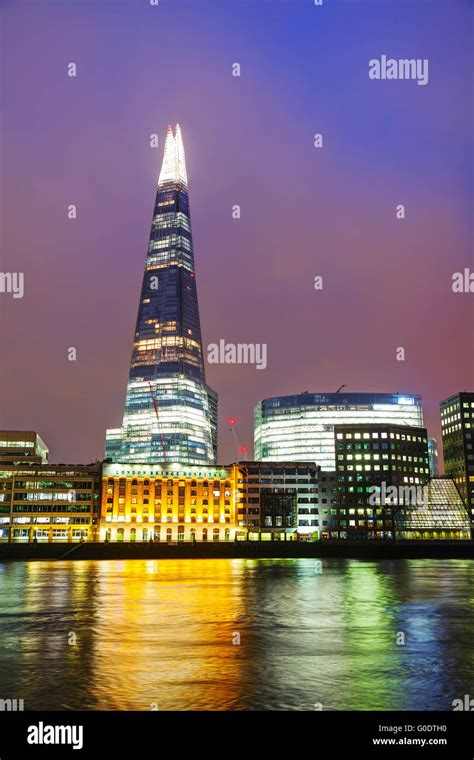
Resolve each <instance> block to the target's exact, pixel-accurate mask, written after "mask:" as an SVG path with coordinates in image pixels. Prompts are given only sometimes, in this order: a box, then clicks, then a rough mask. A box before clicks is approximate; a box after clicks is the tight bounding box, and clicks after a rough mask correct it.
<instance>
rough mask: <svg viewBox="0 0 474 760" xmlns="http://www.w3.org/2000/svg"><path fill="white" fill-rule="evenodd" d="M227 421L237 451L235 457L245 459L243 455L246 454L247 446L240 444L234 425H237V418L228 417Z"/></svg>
mask: <svg viewBox="0 0 474 760" xmlns="http://www.w3.org/2000/svg"><path fill="white" fill-rule="evenodd" d="M227 423H228V425H229V430H230V432H231V433H232V435H233V438H234V442H235V448H236V451H237V459H238V460H245V456H246V454H247V451H248V449H247V446H245V444H242V443H241V441H240V438H239V434H238V433H237V429H236V425H237V419H236V418H235V417H229V419H228V420H227Z"/></svg>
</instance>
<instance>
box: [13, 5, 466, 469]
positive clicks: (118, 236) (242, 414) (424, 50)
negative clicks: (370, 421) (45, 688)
mask: <svg viewBox="0 0 474 760" xmlns="http://www.w3.org/2000/svg"><path fill="white" fill-rule="evenodd" d="M0 8H1V15H2V37H3V44H2V62H1V63H2V70H3V82H2V88H3V91H4V97H3V109H2V126H3V144H2V175H3V178H2V190H3V194H2V227H3V229H2V244H1V251H2V262H1V268H2V271H3V272H24V277H25V293H24V297H23V298H22V299H13V298H12V295H11V294H5V293H4V294H0V340H1V343H0V345H1V347H2V357H1V364H0V367H1V370H0V372H1V383H0V392H1V399H2V403H1V417H0V427H2V428H6V429H29V430H31V429H33V430H37V431H38V432H39V433H40V434H41V435H42V437H43V438H44V440H45V441H46V443H47V444H48V445H49V447H50V449H51V457H50V458H51V461H53V462H74V463H76V462H77V463H79V462H90V461H93V460H94V459H96V458H98V459H100V458H102V456H103V450H104V440H105V429H106V427H118V426H120V424H121V420H122V413H123V404H124V398H125V390H126V383H127V376H128V368H129V362H130V355H131V344H132V336H133V331H134V327H135V319H136V313H137V307H138V298H139V293H140V286H141V279H142V275H143V268H144V265H145V259H146V250H147V243H148V236H149V231H150V222H151V215H152V211H153V204H154V198H155V190H156V182H157V178H158V172H159V168H160V164H161V158H162V150H163V144H164V136H165V131H166V127H167V125H168V123H173V124H174V123H176V122H179V123H180V124H181V128H182V131H183V139H184V143H185V149H186V159H187V168H188V177H189V191H190V203H191V216H192V223H193V235H194V254H195V260H196V270H197V284H198V293H199V302H200V312H201V326H202V332H203V341H204V351H205V354H206V353H207V352H206V346H207V344H209V343H213V342H218V341H219V340H220V339H225V340H226V341H227V342H233V343H239V342H245V343H249V342H251V343H267V344H268V366H267V368H266V369H265V370H257V369H256V368H255V367H254V366H239V365H223V366H221V365H215V364H208V365H207V380H208V383H209V384H210V385H211V386H212V387H213V388H215V389H216V390H217V391H218V392H219V395H220V423H221V424H220V431H219V438H220V441H219V443H220V447H219V458H220V461H222V462H229V461H231V460H233V459H234V458H235V449H234V442H233V438H232V435H231V433H230V432H229V430H228V428H227V426H226V424H225V421H226V419H227V418H228V417H230V416H235V417H237V418H238V420H239V428H240V430H239V432H240V437H241V439H242V441H243V442H245V443H247V444H248V445H249V447H250V453H251V450H252V449H251V443H252V417H253V407H254V405H255V403H256V402H257V401H258V400H259V399H262V398H264V397H268V396H274V395H277V394H288V393H298V392H301V391H304V390H310V391H314V392H324V391H335V390H336V389H337V388H338V387H339V386H340V385H341V384H342V383H345V384H346V386H347V388H346V389H347V391H400V392H408V393H420V394H421V395H422V397H423V402H424V411H425V422H426V424H427V425H428V429H429V432H430V434H431V435H435V436H436V437H437V438H438V440H440V430H439V411H438V405H439V401H440V399H442V398H444V397H446V396H448V395H450V394H453V393H456V392H457V391H460V390H464V389H467V390H473V386H474V366H473V362H474V340H473V337H474V335H473V314H472V301H473V296H472V294H471V295H470V294H468V293H453V292H452V289H451V278H452V274H453V273H454V272H458V271H462V270H463V269H464V268H465V267H470V268H471V270H472V268H473V265H474V261H473V256H472V239H473V228H472V208H473V184H472V177H473V173H472V134H473V111H472V78H473V76H472V72H473V58H472V52H470V48H471V47H472V39H471V35H472V15H473V3H472V2H471V1H470V0H446V1H444V0H422V1H420V2H417V1H416V0H405V1H403V0H402V1H400V0H393V1H392V0H374V1H373V2H359V1H358V0H346V2H342V1H339V2H337V0H325V1H324V5H323V7H315V6H314V3H313V0H289V1H286V0H239V1H238V2H233V1H232V0H160V3H159V6H158V7H152V6H150V4H149V0H95V1H92V0H75V1H74V2H73V0H56V1H52V0H51V1H48V0H34V2H26V1H22V0H3V2H1V1H0ZM382 54H385V55H387V56H389V57H393V58H397V59H398V58H427V59H429V82H428V84H427V85H426V86H420V85H418V84H417V82H416V81H410V80H408V81H400V80H398V81H397V80H392V81H376V80H371V79H369V76H368V66H369V63H368V62H369V60H370V59H372V58H380V56H381V55H382ZM70 62H74V63H76V64H77V77H76V78H71V77H68V76H67V65H68V63H70ZM235 62H238V63H240V65H241V76H240V78H237V77H233V76H232V64H233V63H235ZM152 133H158V134H159V137H160V146H159V148H158V149H152V148H151V147H150V134H152ZM315 133H322V135H323V148H322V149H317V148H315V147H314V146H313V136H314V134H315ZM69 204H76V205H77V209H78V218H77V219H76V220H68V218H67V206H68V205H69ZM234 204H240V206H241V213H242V216H241V219H240V220H234V219H232V214H231V209H232V206H233V205H234ZM398 204H404V205H405V207H406V218H405V219H404V220H399V219H397V218H396V206H397V205H398ZM317 275H322V276H323V282H324V286H323V290H322V291H316V290H315V289H314V286H313V281H314V278H315V276H317ZM69 347H75V348H76V350H77V361H75V362H71V361H68V348H69ZM397 347H404V348H405V352H406V359H405V361H404V362H401V361H397V360H396V349H397Z"/></svg>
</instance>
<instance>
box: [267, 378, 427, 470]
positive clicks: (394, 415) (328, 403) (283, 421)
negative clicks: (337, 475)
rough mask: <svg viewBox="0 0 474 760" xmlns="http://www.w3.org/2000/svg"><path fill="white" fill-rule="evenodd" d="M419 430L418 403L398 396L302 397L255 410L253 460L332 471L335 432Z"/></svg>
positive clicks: (279, 400) (274, 401) (417, 398)
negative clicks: (353, 427)
mask: <svg viewBox="0 0 474 760" xmlns="http://www.w3.org/2000/svg"><path fill="white" fill-rule="evenodd" d="M374 423H387V424H390V423H391V424H398V425H411V426H416V427H421V426H422V425H423V411H422V406H421V397H420V396H413V395H410V394H401V393H343V392H340V393H309V392H307V391H306V392H305V393H300V394H297V395H294V396H275V397H273V398H268V399H264V400H263V401H260V402H259V403H258V404H257V405H256V407H255V410H254V446H255V459H257V460H262V461H266V460H271V461H274V462H283V461H284V462H307V461H309V462H316V464H317V465H319V466H320V467H321V469H322V470H327V471H334V470H335V469H336V462H335V451H334V426H335V425H341V424H374Z"/></svg>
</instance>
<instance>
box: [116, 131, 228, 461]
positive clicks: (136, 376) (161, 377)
mask: <svg viewBox="0 0 474 760" xmlns="http://www.w3.org/2000/svg"><path fill="white" fill-rule="evenodd" d="M216 457H217V394H216V393H215V391H212V390H211V389H210V388H208V387H207V385H206V377H205V368H204V358H203V348H202V339H201V326H200V320H199V307H198V297H197V288H196V272H195V266H194V253H193V240H192V231H191V217H190V211H189V197H188V179H187V172H186V161H185V154H184V146H183V140H182V136H181V130H180V127H179V125H177V126H176V130H175V132H174V133H173V129H172V128H171V127H168V132H167V135H166V141H165V148H164V156H163V164H162V168H161V172H160V176H159V180H158V189H157V193H156V199H155V208H154V213H153V220H152V225H151V232H150V239H149V244H148V253H147V259H146V265H145V273H144V277H143V283H142V288H141V294H140V303H139V308H138V316H137V322H136V328H135V336H134V341H133V350H132V358H131V366H130V375H129V379H128V386H127V394H126V400H125V411H124V416H123V422H122V426H121V428H115V429H110V430H108V431H107V434H106V458H109V459H111V460H112V461H113V462H121V463H148V464H153V463H168V462H180V463H181V464H183V465H189V464H196V465H199V464H210V463H215V462H216Z"/></svg>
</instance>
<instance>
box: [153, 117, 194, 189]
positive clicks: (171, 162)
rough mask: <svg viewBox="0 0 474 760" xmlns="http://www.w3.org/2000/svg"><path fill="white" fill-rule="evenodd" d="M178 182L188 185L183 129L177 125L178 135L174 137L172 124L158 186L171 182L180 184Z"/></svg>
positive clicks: (169, 128)
mask: <svg viewBox="0 0 474 760" xmlns="http://www.w3.org/2000/svg"><path fill="white" fill-rule="evenodd" d="M178 180H179V181H181V182H184V184H185V185H187V184H188V177H187V174H186V159H185V156H184V145H183V138H182V136H181V128H180V126H179V124H176V134H175V135H173V127H172V126H171V124H170V125H169V126H168V129H167V132H166V140H165V151H164V154H163V163H162V165H161V171H160V178H159V180H158V184H159V185H161V184H162V183H163V182H170V181H171V182H178Z"/></svg>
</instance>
